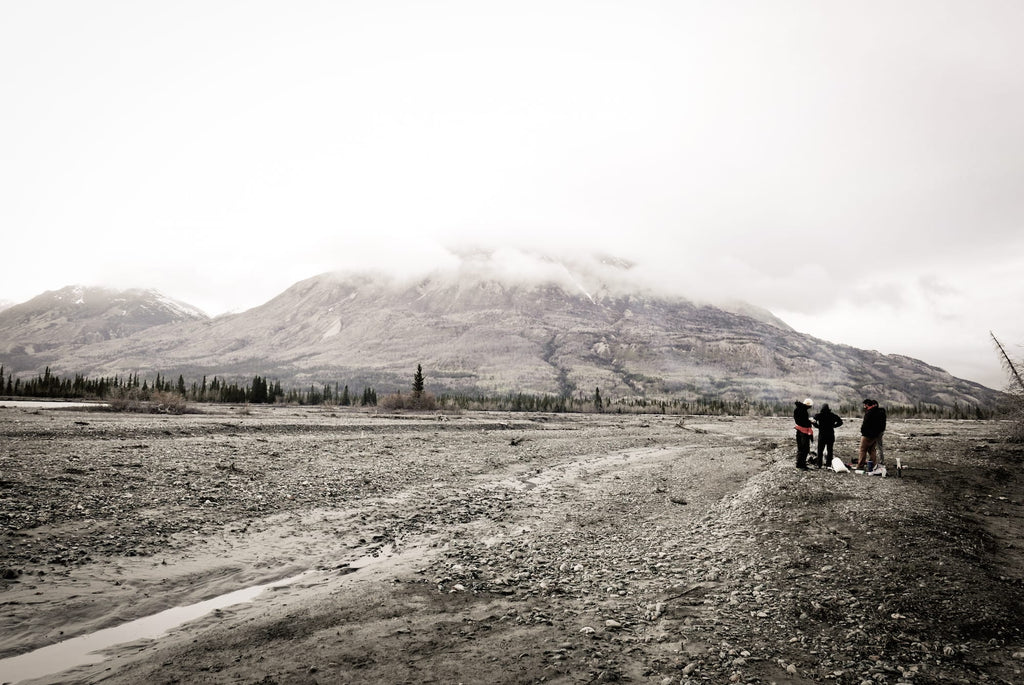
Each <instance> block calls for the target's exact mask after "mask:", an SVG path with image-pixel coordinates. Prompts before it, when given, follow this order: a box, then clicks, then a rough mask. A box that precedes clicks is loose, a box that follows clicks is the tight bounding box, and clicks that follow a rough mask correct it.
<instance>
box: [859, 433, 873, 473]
mask: <svg viewBox="0 0 1024 685" xmlns="http://www.w3.org/2000/svg"><path fill="white" fill-rule="evenodd" d="M869 454H870V455H871V457H872V458H874V456H875V440H874V438H865V437H862V438H861V439H860V449H858V450H857V467H856V468H858V469H862V468H864V466H865V465H867V462H868V455H869Z"/></svg>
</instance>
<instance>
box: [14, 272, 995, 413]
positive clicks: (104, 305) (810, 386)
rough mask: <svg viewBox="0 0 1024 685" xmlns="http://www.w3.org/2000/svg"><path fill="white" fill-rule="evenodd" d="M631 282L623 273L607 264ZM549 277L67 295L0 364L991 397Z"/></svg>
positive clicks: (20, 370) (771, 333) (34, 306)
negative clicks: (213, 307) (228, 307)
mask: <svg viewBox="0 0 1024 685" xmlns="http://www.w3.org/2000/svg"><path fill="white" fill-rule="evenodd" d="M612 266H613V267H614V269H617V270H622V269H628V268H629V265H628V264H621V265H619V264H612ZM563 271H564V273H562V271H557V272H556V271H552V272H551V273H554V274H555V276H554V277H551V274H548V275H547V276H546V277H542V278H541V279H540V280H538V281H534V282H529V281H527V280H526V279H525V278H520V279H516V278H508V277H507V275H505V276H500V275H495V274H493V273H489V272H488V270H487V269H486V268H480V267H479V263H478V264H477V266H476V268H474V269H472V270H470V271H467V270H465V269H463V270H459V271H456V272H452V273H437V274H434V275H432V276H430V277H425V278H422V279H420V280H416V281H403V280H399V279H394V278H390V277H386V276H383V275H379V274H370V273H344V274H324V275H320V276H316V277H314V278H310V279H307V280H304V281H301V282H299V283H296V284H295V285H293V286H291V287H290V288H288V289H287V290H285V291H284V292H283V293H281V294H280V295H278V296H277V297H275V298H274V299H272V300H270V301H269V302H267V303H265V304H263V305H261V306H258V307H255V308H253V309H250V310H248V311H245V312H241V313H237V314H228V315H224V316H219V317H216V318H212V319H211V318H209V317H208V316H206V315H205V314H204V313H202V312H201V311H199V310H198V309H196V308H194V307H190V306H189V305H186V304H183V303H180V302H177V301H174V300H171V299H169V298H167V297H164V296H162V295H161V294H159V293H157V292H156V291H153V290H129V291H123V292H121V291H111V290H104V289H97V288H82V287H68V288H63V289H61V290H58V291H54V292H47V293H44V294H42V295H40V296H38V297H36V298H34V299H32V300H29V301H28V302H25V303H22V304H18V305H15V306H11V307H8V308H7V309H5V310H3V311H0V362H2V363H3V364H4V366H5V368H7V369H8V370H13V371H14V372H15V373H16V374H19V375H27V374H32V375H34V374H36V373H40V372H42V370H43V369H44V368H45V367H46V366H49V367H50V368H51V370H52V371H53V372H54V373H57V374H61V375H64V374H67V375H71V374H74V373H82V374H86V375H90V376H98V375H114V374H121V375H124V374H127V373H134V372H139V373H142V374H143V375H150V376H152V375H155V373H157V372H160V373H162V374H164V375H171V376H177V375H178V374H182V375H184V376H185V378H186V379H198V378H200V377H202V376H203V375H207V376H211V377H212V376H214V375H218V376H220V377H222V378H230V379H239V380H247V379H251V377H252V376H253V375H257V374H258V375H261V376H264V377H267V378H270V379H272V380H280V381H281V382H282V384H283V385H285V386H288V385H293V386H299V387H302V386H304V385H309V384H311V383H317V384H319V383H327V382H329V383H335V382H337V383H340V384H347V385H349V386H350V387H351V388H352V389H353V390H354V391H355V390H357V389H359V388H362V387H366V386H372V387H374V388H376V389H377V390H378V391H383V392H391V391H393V390H395V389H406V388H408V387H409V383H410V381H411V378H412V373H413V371H414V370H415V368H416V365H417V364H422V366H423V370H424V374H425V376H426V378H427V387H428V389H430V390H433V391H435V392H444V391H462V392H481V393H509V392H523V393H554V394H560V393H570V394H580V393H582V394H586V395H590V394H591V393H593V391H594V388H597V387H599V388H600V389H601V393H602V395H603V396H605V397H610V398H616V397H623V396H638V397H648V398H651V399H656V398H660V397H667V396H673V397H687V398H696V397H719V398H722V399H728V400H737V399H743V398H748V399H752V400H764V401H783V402H785V401H790V400H794V399H798V398H803V397H804V396H808V395H809V396H811V397H814V398H816V399H819V400H822V401H829V402H838V401H840V400H853V401H856V400H859V399H860V398H862V397H865V396H875V397H877V398H879V399H880V400H882V401H884V402H887V403H906V404H911V403H918V402H928V403H934V404H937V405H941V406H953V405H954V404H959V405H960V406H965V405H982V406H991V405H992V404H994V403H995V402H996V401H997V400H998V398H999V397H1000V395H1001V394H1000V393H998V392H996V391H995V390H992V389H990V388H986V387H984V386H982V385H979V384H977V383H973V382H970V381H966V380H962V379H959V378H954V377H953V376H951V375H950V374H949V373H947V372H945V371H943V370H942V369H939V368H936V367H934V366H930V365H928V364H926V363H924V362H922V361H919V360H916V359H912V358H910V357H904V356H899V355H883V354H880V353H878V352H873V351H865V350H860V349H856V348H853V347H849V346H846V345H837V344H834V343H830V342H826V341H824V340H819V339H817V338H813V337H811V336H809V335H805V334H802V333H799V332H797V331H794V330H793V329H792V328H790V327H789V326H787V325H786V324H785V323H784V322H782V321H781V320H779V319H778V318H776V317H775V316H773V315H772V314H771V313H770V312H767V311H765V310H762V309H759V308H756V307H753V306H751V305H747V304H742V303H739V304H736V305H730V306H728V307H727V308H723V307H715V306H710V305H701V304H697V303H694V302H691V301H689V300H687V299H684V298H681V297H672V296H665V295H657V294H654V293H653V292H650V291H644V290H642V289H639V288H637V289H634V290H633V291H632V292H630V289H629V288H627V287H623V285H622V284H621V283H619V284H617V285H607V282H606V281H602V280H600V278H598V277H595V275H594V274H592V273H591V274H588V273H573V272H572V271H570V270H569V269H563Z"/></svg>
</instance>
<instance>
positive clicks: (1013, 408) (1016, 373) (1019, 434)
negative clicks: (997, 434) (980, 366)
mask: <svg viewBox="0 0 1024 685" xmlns="http://www.w3.org/2000/svg"><path fill="white" fill-rule="evenodd" d="M989 335H990V336H992V342H994V343H995V345H996V349H997V350H999V361H1000V362H1001V363H1002V365H1003V369H1005V371H1006V375H1007V379H1008V381H1009V387H1008V388H1007V394H1008V395H1009V397H1010V407H1009V412H1008V413H1009V416H1010V430H1009V431H1008V433H1009V434H1008V436H1007V437H1008V438H1009V439H1010V440H1013V441H1015V442H1024V377H1022V376H1021V366H1022V365H1021V363H1020V361H1019V360H1017V361H1015V360H1014V359H1012V358H1011V357H1010V355H1009V354H1008V353H1007V352H1006V348H1005V347H1003V344H1002V343H1001V342H999V339H998V338H996V336H995V333H992V332H991V331H989Z"/></svg>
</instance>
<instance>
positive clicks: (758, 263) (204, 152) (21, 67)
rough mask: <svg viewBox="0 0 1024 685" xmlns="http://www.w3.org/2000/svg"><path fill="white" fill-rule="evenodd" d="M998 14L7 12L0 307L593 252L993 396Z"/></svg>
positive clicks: (1011, 71)
mask: <svg viewBox="0 0 1024 685" xmlns="http://www.w3.org/2000/svg"><path fill="white" fill-rule="evenodd" d="M1022 30H1024V5H1019V4H1016V3H1011V2H996V1H992V0H989V1H983V2H980V3H974V4H971V5H965V4H962V3H956V2H943V1H941V0H940V1H937V2H926V1H924V0H910V1H908V2H904V3H899V4H897V5H893V4H891V3H883V2H865V3H858V4H856V5H838V4H825V5H822V4H806V3H798V2H778V3H758V2H753V1H737V2H729V3H714V4H709V3H699V2H685V1H684V2H672V3H669V2H655V1H651V0H640V1H638V2H630V3H619V2H606V3H599V4H594V3H585V2H582V1H579V0H573V1H567V0H554V1H551V2H544V3H540V2H531V1H530V0H527V1H525V2H517V3H514V4H506V3H478V2H469V1H468V0H453V1H447V0H443V1H442V2H437V3H429V4H428V5H423V4H421V3H411V2H403V1H399V0H383V1H382V2H379V3H374V4H372V5H369V6H361V5H352V4H348V3H336V4H333V5H321V4H313V3H298V4H288V5H283V4H279V3H275V2H268V1H256V2H246V3H242V2H235V1H227V0H226V1H225V2H218V3H212V4H211V3H199V2H194V1H189V0H186V1H185V2H181V3H174V4H173V5H152V4H131V3H128V4H126V3H118V2H111V1H109V0H99V1H97V2H93V3H84V4H83V3H71V2H55V3H45V4H39V3H15V4H8V6H7V7H6V8H5V16H4V22H3V23H2V24H0V59H2V60H3V63H4V64H5V65H7V67H6V68H5V69H3V70H0V88H2V89H3V92H4V93H5V94H6V95H7V97H6V99H5V109H4V113H3V117H4V121H5V125H4V126H2V127H0V150H3V154H2V155H0V181H2V183H3V185H4V187H5V189H6V190H7V194H6V198H5V202H3V203H0V223H2V225H3V226H4V227H5V230H4V237H3V241H2V243H0V249H2V250H3V254H4V255H5V262H4V267H3V268H2V269H0V299H7V300H11V301H16V302H21V301H24V300H27V299H29V298H30V297H33V296H35V295H38V294H40V293H42V292H43V291H45V290H52V289H57V288H60V287H63V286H65V285H69V284H73V283H82V284H86V285H106V286H110V287H115V288H128V287H142V288H156V289H158V290H160V291H161V292H163V293H165V294H166V295H168V296H169V297H173V298H175V299H179V300H181V301H184V302H186V303H189V304H192V305H194V306H197V307H200V308H201V309H203V310H205V311H207V312H208V313H211V314H218V313H223V312H226V311H239V310H243V309H247V308H249V307H252V306H256V305H258V304H260V303H262V302H265V301H266V300H268V299H270V298H271V297H273V296H274V295H276V294H278V293H280V292H281V291H283V290H284V289H285V288H287V287H288V286H290V285H291V284H292V283H294V282H296V281H299V280H302V279H304V278H309V277H312V276H314V275H317V274H320V273H325V272H331V271H336V270H345V269H352V268H380V269H385V270H388V271H391V272H398V273H401V272H409V271H410V270H417V269H430V268H434V267H443V266H445V265H446V264H450V263H451V262H452V259H453V254H455V253H456V252H458V251H459V250H463V249H468V248H469V247H470V246H474V245H482V246H484V247H485V248H489V249H495V250H506V251H508V252H509V253H510V254H514V253H516V252H543V253H556V254H562V253H566V254H592V253H605V254H610V255H614V256H616V257H620V258H622V259H626V260H629V261H631V262H634V263H636V264H637V265H638V267H637V269H640V270H643V271H644V272H645V274H649V275H650V278H651V279H652V280H655V281H657V282H659V283H662V284H664V286H665V287H666V288H670V289H672V290H673V291H674V292H678V293H679V294H681V295H683V296H686V297H690V298H693V299H703V300H708V301H712V302H720V301H724V300H733V299H735V300H741V301H745V302H749V303H750V304H752V305H755V306H759V307H763V308H765V309H768V310H769V311H771V312H773V313H774V314H775V315H776V316H778V317H779V318H781V319H783V320H784V321H786V322H787V323H788V324H789V325H791V326H792V327H793V328H795V329H797V330H799V331H802V332H805V333H809V334H811V335H814V336H815V337H818V338H822V339H825V340H830V341H833V342H839V343H843V344H847V345H852V346H855V347H861V348H864V349H875V350H878V351H880V352H884V353H897V354H904V355H907V356H911V357H915V358H918V359H922V360H924V361H926V362H928V363H929V364H933V365H935V366H939V367H942V368H944V369H947V370H948V371H950V372H951V373H953V374H954V375H956V376H958V377H962V378H967V379H971V380H976V381H978V382H982V383H984V384H985V385H988V386H990V387H996V388H999V387H1002V385H1003V382H1004V380H1003V379H1004V375H1003V373H1002V370H1001V368H1000V366H999V360H998V357H997V355H996V354H995V351H994V349H993V346H992V343H991V340H990V339H989V331H990V330H991V331H994V332H995V334H996V335H997V336H999V337H1000V338H1001V339H1002V340H1003V342H1004V344H1006V345H1007V346H1008V347H1009V349H1010V351H1011V353H1019V351H1020V349H1021V347H1020V346H1021V344H1022V343H1024V321H1022V320H1021V319H1020V317H1019V316H1016V314H1017V313H1018V312H1019V311H1020V302H1021V301H1024V279H1021V278H1020V274H1021V273H1024V231H1022V230H1021V225H1022V224H1024V199H1022V198H1021V194H1020V192H1019V188H1020V187H1021V185H1022V184H1021V182H1022V181H1024V165H1022V163H1021V160H1022V159H1024V132H1022V130H1021V127H1020V124H1019V122H1020V121H1021V120H1022V119H1024V116H1022V115H1024V73H1022V70H1021V69H1020V66H1019V65H1020V64H1022V63H1024V43H1022V41H1020V40H1019V36H1020V35H1021V34H1022ZM512 262H513V263H514V259H512Z"/></svg>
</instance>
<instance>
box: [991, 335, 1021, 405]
mask: <svg viewBox="0 0 1024 685" xmlns="http://www.w3.org/2000/svg"><path fill="white" fill-rule="evenodd" d="M988 334H989V335H991V336H992V342H994V343H995V344H996V347H997V348H999V354H1001V355H1002V356H1003V359H1002V362H1003V366H1004V367H1005V368H1006V370H1007V371H1008V372H1009V373H1010V374H1011V375H1012V376H1013V377H1014V378H1015V379H1016V380H1017V387H1019V388H1020V389H1021V390H1022V391H1024V379H1022V378H1021V376H1020V372H1019V371H1017V366H1016V365H1015V364H1014V363H1013V360H1012V359H1010V355H1008V354H1006V349H1005V348H1003V344H1002V343H1001V342H999V339H998V338H997V337H996V334H995V333H993V332H992V331H989V332H988Z"/></svg>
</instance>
